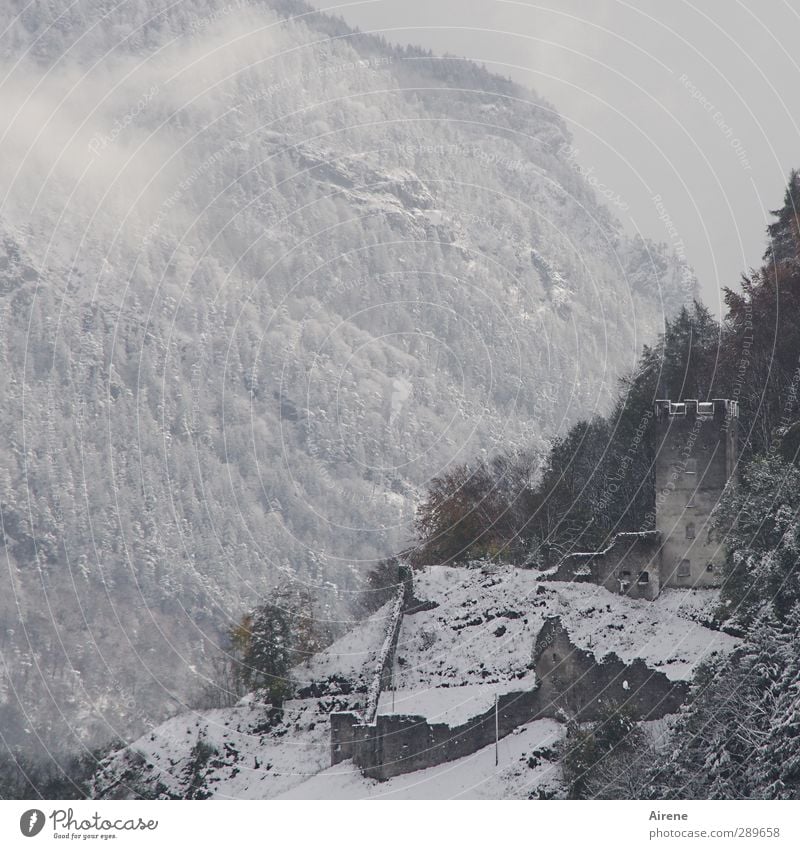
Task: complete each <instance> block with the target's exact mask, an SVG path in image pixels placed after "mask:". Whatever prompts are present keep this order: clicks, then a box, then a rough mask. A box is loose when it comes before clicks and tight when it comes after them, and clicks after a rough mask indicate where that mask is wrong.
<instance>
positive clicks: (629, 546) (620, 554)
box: [551, 531, 661, 601]
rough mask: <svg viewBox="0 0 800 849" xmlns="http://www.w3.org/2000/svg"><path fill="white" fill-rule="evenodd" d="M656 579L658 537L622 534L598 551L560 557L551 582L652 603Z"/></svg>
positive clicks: (656, 590)
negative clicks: (582, 584) (603, 590)
mask: <svg viewBox="0 0 800 849" xmlns="http://www.w3.org/2000/svg"><path fill="white" fill-rule="evenodd" d="M660 575H661V537H660V534H659V533H658V532H657V531H645V532H643V533H627V532H622V533H618V534H616V535H615V537H614V539H613V541H612V542H611V544H610V545H609V546H608V547H607V548H605V549H604V550H602V551H592V552H586V553H579V554H569V555H567V556H566V557H564V558H563V559H562V560H561V562H560V563H559V565H558V570H557V572H556V573H555V574H554V575H552V576H551V580H555V581H577V582H591V583H594V584H599V585H601V586H603V587H605V588H606V589H607V590H608V591H609V592H612V593H615V594H622V595H627V596H630V597H631V598H645V599H648V600H650V601H652V600H653V599H654V598H655V597H656V596H657V595H658V594H659V592H660V590H661V583H660ZM645 578H646V579H647V580H644V579H645Z"/></svg>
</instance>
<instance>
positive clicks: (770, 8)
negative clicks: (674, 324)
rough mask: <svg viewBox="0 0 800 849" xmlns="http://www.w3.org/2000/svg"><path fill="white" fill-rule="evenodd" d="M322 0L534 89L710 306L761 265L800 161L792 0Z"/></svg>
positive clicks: (799, 57)
mask: <svg viewBox="0 0 800 849" xmlns="http://www.w3.org/2000/svg"><path fill="white" fill-rule="evenodd" d="M317 6H318V7H319V8H323V9H327V10H329V11H332V12H335V13H336V14H338V15H341V16H342V17H343V18H344V19H345V20H346V21H347V22H348V23H350V24H351V25H356V26H358V27H359V28H361V29H362V30H365V31H379V32H382V33H383V34H384V35H385V37H386V38H387V39H389V40H390V41H395V42H401V43H409V42H410V43H414V44H420V45H423V46H424V47H429V48H431V49H432V50H434V51H435V52H437V53H443V52H449V53H453V54H457V55H461V56H466V57H468V58H470V59H474V60H476V61H478V62H482V63H485V64H486V66H487V67H488V68H490V69H491V70H493V71H496V72H498V73H502V74H504V75H507V76H510V77H512V78H513V79H515V80H517V81H518V82H521V83H523V84H525V85H527V86H530V87H532V88H535V89H536V90H537V91H538V92H539V93H540V94H541V95H543V96H545V97H546V98H547V99H548V100H550V101H551V102H552V103H553V104H554V105H555V106H556V107H557V109H558V110H559V111H560V112H561V114H562V115H563V116H564V118H565V119H566V120H567V122H568V124H569V126H570V128H571V130H572V133H573V135H574V145H575V147H577V149H578V151H579V153H578V158H579V161H580V163H581V164H582V166H583V167H584V168H585V169H586V170H587V171H589V170H591V174H592V177H593V179H595V180H597V181H598V182H599V183H602V184H603V185H605V186H607V187H608V189H609V190H610V191H613V193H614V194H618V195H619V198H620V202H618V203H617V204H616V205H612V209H614V211H615V212H616V214H617V215H618V216H619V217H620V218H622V219H623V221H624V223H625V225H626V226H627V227H628V228H629V229H630V230H631V231H634V230H636V229H638V230H640V231H641V232H642V233H644V234H646V235H649V236H651V237H652V238H655V239H657V240H660V241H666V242H670V241H674V242H675V243H676V244H677V247H678V248H679V249H680V248H681V244H680V243H682V244H683V246H684V248H685V255H686V258H687V260H688V262H689V263H690V264H691V265H692V266H693V267H694V268H695V270H696V272H697V275H698V277H699V279H700V285H701V290H702V295H703V298H704V300H705V301H706V303H707V304H708V305H709V306H711V307H712V308H713V309H714V310H715V312H719V311H720V308H721V296H722V295H721V291H720V290H721V288H722V287H723V286H736V285H737V284H738V281H739V277H740V274H741V272H742V271H743V270H745V269H747V268H748V267H750V266H754V265H756V264H758V262H759V260H760V258H761V255H762V254H763V252H764V247H765V241H764V239H765V236H764V226H765V223H766V221H767V213H766V210H768V209H775V208H776V207H778V206H780V204H781V202H782V198H783V191H784V188H785V184H786V179H787V176H788V173H789V171H790V169H791V168H792V167H793V166H800V126H798V122H800V115H798V113H800V109H798V108H797V107H798V106H799V105H800V64H799V63H800V54H798V51H797V49H796V46H797V44H798V43H800V4H798V3H797V2H796V0H769V2H766V3H765V2H763V0H761V2H757V0H745V1H744V2H740V0H701V2H694V3H691V2H687V0H669V2H666V0H636V2H624V0H550V2H546V3H535V2H529V0H362V2H350V3H341V2H336V0H317ZM656 196H660V201H656V200H654V198H656ZM626 207H627V208H626ZM667 215H668V216H669V217H670V218H671V219H672V221H673V222H674V224H675V228H677V232H676V230H675V228H671V229H670V228H668V227H667V225H666V223H665V221H664V220H663V218H664V216H667ZM660 216H661V218H660Z"/></svg>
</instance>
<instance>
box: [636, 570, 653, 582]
mask: <svg viewBox="0 0 800 849" xmlns="http://www.w3.org/2000/svg"><path fill="white" fill-rule="evenodd" d="M636 583H637V584H649V583H650V573H649V572H639V577H638V578H637V579H636Z"/></svg>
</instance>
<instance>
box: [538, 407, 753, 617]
mask: <svg viewBox="0 0 800 849" xmlns="http://www.w3.org/2000/svg"><path fill="white" fill-rule="evenodd" d="M655 415H656V417H655V446H654V447H655V457H656V460H655V526H656V527H655V530H652V531H641V532H638V533H619V534H616V535H615V536H614V538H613V539H612V540H611V543H610V544H609V545H608V546H607V547H606V548H604V549H603V550H601V551H589V552H580V553H572V554H569V555H567V556H566V557H564V558H563V559H562V560H561V561H560V562H559V564H558V569H557V571H556V573H555V575H554V576H553V578H554V580H560V581H591V582H592V583H595V584H601V585H602V586H604V587H605V588H606V589H607V590H609V591H611V592H615V593H622V594H624V595H629V596H631V597H633V598H645V599H649V600H652V599H654V598H656V597H657V596H658V594H659V593H660V592H661V589H662V588H663V587H718V586H719V585H720V584H721V583H722V565H723V563H724V559H725V551H724V548H723V545H722V543H721V541H720V540H719V539H718V538H717V535H716V534H715V532H714V530H713V528H712V525H713V516H712V513H713V511H714V508H715V507H716V506H717V504H719V502H720V499H721V498H722V493H723V492H724V490H725V487H726V486H727V485H728V483H729V481H731V480H732V478H733V477H734V475H735V471H736V461H737V458H738V421H739V418H738V415H739V413H738V405H737V403H736V401H729V400H726V399H720V398H717V399H715V400H713V401H708V402H698V401H682V402H680V403H673V402H672V401H668V400H659V401H656V402H655Z"/></svg>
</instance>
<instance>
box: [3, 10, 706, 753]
mask: <svg viewBox="0 0 800 849" xmlns="http://www.w3.org/2000/svg"><path fill="white" fill-rule="evenodd" d="M56 6H58V4H55V5H54V4H52V3H49V2H44V0H33V2H28V0H9V2H6V3H4V4H3V6H2V9H0V32H2V35H0V57H3V58H2V59H0V62H2V71H3V83H2V86H0V94H1V95H2V100H3V104H4V105H3V110H2V114H0V124H2V133H1V134H0V137H1V138H2V141H0V175H1V179H2V185H3V186H4V192H3V196H2V203H1V204H0V323H2V329H3V332H2V335H1V336H0V363H1V364H2V367H0V391H1V392H2V397H3V404H2V409H1V410H0V417H1V418H2V422H1V423H2V426H1V427H0V434H2V435H1V436H0V510H1V511H2V543H3V556H4V568H3V570H2V577H0V617H1V618H2V620H3V622H5V623H10V625H9V626H8V627H5V628H4V629H3V630H2V631H1V632H0V650H1V651H2V656H3V660H4V663H3V665H2V666H0V726H1V727H2V729H3V741H4V743H5V744H6V745H7V746H9V747H11V748H15V747H22V748H24V749H25V750H26V751H35V750H39V751H43V750H45V749H47V750H49V751H53V752H55V751H57V750H59V749H70V750H74V749H81V748H82V747H83V746H84V745H85V744H89V743H95V742H99V741H103V740H107V739H110V738H114V737H122V738H123V739H129V738H130V736H131V735H138V734H140V733H141V732H142V731H144V730H145V729H147V728H148V727H150V726H151V725H152V723H153V722H155V721H160V720H161V719H163V718H165V717H167V716H169V715H172V714H175V713H176V712H178V711H180V710H183V709H184V708H185V707H186V705H187V704H188V703H189V702H192V701H193V699H194V698H195V696H196V694H197V693H198V692H199V691H200V690H201V689H202V687H203V686H204V685H205V684H206V683H207V680H208V677H209V675H210V673H211V659H212V658H213V657H215V656H216V655H217V654H218V650H219V646H220V644H221V643H222V642H223V640H224V635H225V633H226V631H227V629H228V628H229V627H230V626H231V624H232V623H234V622H236V621H238V619H239V617H240V616H241V615H242V613H243V612H244V611H245V610H247V609H249V608H251V607H252V606H253V605H254V604H255V603H257V602H258V601H259V600H261V599H263V598H264V597H265V596H268V595H269V594H270V592H271V591H272V589H273V588H274V586H275V585H276V584H277V583H278V582H279V581H281V580H286V579H289V580H294V581H299V582H302V583H303V584H305V585H306V586H308V587H310V588H311V589H312V591H313V594H314V597H315V599H316V609H315V611H314V616H315V618H316V621H318V622H319V623H320V627H321V628H322V630H323V631H324V632H325V636H326V638H329V637H331V636H336V635H338V634H341V633H342V632H344V631H345V630H347V628H348V627H349V625H350V624H352V620H353V618H354V616H353V612H352V602H353V599H354V598H357V597H358V594H359V592H360V591H361V590H362V589H363V587H364V581H365V575H366V573H367V572H368V571H369V569H370V568H371V566H372V565H373V564H374V563H375V561H376V560H378V559H380V558H383V557H385V556H387V555H389V554H391V553H393V552H395V551H397V550H399V549H400V547H402V545H403V544H405V543H406V542H407V540H408V536H409V532H410V521H411V518H412V516H413V510H414V506H415V503H416V501H417V498H418V494H419V493H420V491H421V489H422V488H424V486H425V484H426V482H427V481H428V480H429V478H430V476H431V475H433V474H436V473H438V472H439V471H441V470H442V469H444V468H446V467H447V466H448V464H451V463H452V462H454V461H457V460H463V459H467V458H471V457H474V456H490V455H492V454H494V453H496V452H499V451H504V452H508V451H510V452H513V451H515V450H526V451H536V450H538V449H540V448H542V446H543V445H544V444H545V442H546V440H547V439H548V438H549V437H551V436H553V435H555V434H557V433H559V432H562V431H563V428H564V427H565V426H567V425H568V424H570V423H572V422H574V421H575V420H576V419H577V418H578V417H579V416H585V415H589V414H591V413H592V412H593V411H595V410H603V409H605V407H606V406H607V405H608V404H609V403H610V399H611V397H612V394H613V393H612V392H611V389H612V388H613V387H614V386H615V382H616V380H617V378H618V376H619V375H620V374H621V373H622V372H624V371H626V370H627V369H629V368H630V367H631V366H632V365H633V363H634V361H635V356H636V354H637V353H638V351H639V349H640V347H641V344H642V343H643V342H647V341H649V340H651V339H652V338H653V337H654V335H655V333H656V332H657V331H658V330H659V329H660V328H661V326H662V325H663V316H664V315H665V314H671V313H672V312H674V310H675V309H676V307H677V306H678V305H679V304H680V303H682V302H683V301H685V300H686V299H687V298H689V297H691V296H692V295H693V294H694V286H695V284H694V279H693V277H692V275H691V273H690V272H689V271H688V270H687V269H686V268H685V267H684V266H683V265H682V264H681V263H680V262H679V261H678V260H677V259H676V258H675V257H674V256H673V255H671V254H670V253H669V252H668V251H667V250H666V248H664V247H663V246H656V245H652V244H649V243H647V242H644V241H642V240H641V239H638V238H636V239H631V238H629V237H628V236H626V235H625V233H624V231H623V229H622V227H621V225H620V224H619V222H617V221H616V220H615V219H614V217H613V216H612V214H611V213H610V212H609V211H608V210H607V209H606V208H604V207H603V206H602V205H601V204H600V203H599V202H598V200H597V198H596V197H595V196H594V194H593V191H592V190H591V188H590V187H589V186H588V185H587V184H586V182H585V181H584V179H583V177H582V175H581V173H580V171H579V169H578V168H577V167H576V166H575V164H574V161H573V160H572V159H571V158H570V156H569V150H568V146H569V138H570V137H569V131H568V128H567V126H566V125H565V122H564V121H563V120H562V119H561V118H560V117H559V115H558V114H557V112H556V111H555V110H554V109H553V107H552V106H551V105H550V104H548V103H547V102H545V101H544V100H542V99H541V98H539V97H538V96H537V95H536V94H534V93H532V92H530V91H526V90H524V89H522V88H520V87H519V86H517V85H515V84H512V83H511V82H509V81H508V80H505V79H502V78H499V77H497V76H493V75H491V74H489V73H487V72H486V71H485V70H484V69H482V68H480V67H478V66H476V65H474V64H472V63H470V62H466V61H462V60H459V59H457V58H446V59H443V58H441V57H436V56H431V55H429V54H427V53H425V52H423V51H420V50H416V49H413V48H399V47H393V46H390V45H388V44H386V43H384V42H383V41H380V40H378V39H375V38H372V37H369V36H366V35H363V34H360V33H354V32H353V31H351V30H349V29H348V28H347V27H346V26H344V25H343V24H342V23H341V22H340V21H338V20H334V19H331V18H328V17H325V16H322V15H319V14H316V13H313V12H312V11H311V10H310V9H309V8H308V7H306V6H304V5H303V4H301V3H294V2H288V0H264V2H251V3H247V4H239V5H231V4H223V3H222V2H215V0H184V2H181V3H178V4H163V3H161V2H158V0H139V2H136V3H123V4H114V3H109V2H106V1H105V0H78V1H77V2H75V3H71V4H68V5H67V6H65V7H64V8H58V9H57V8H56ZM234 8H235V13H231V11H230V10H231V9H234ZM501 619H502V617H501ZM502 622H503V623H505V624H506V627H507V628H508V629H509V631H508V633H509V634H511V633H512V632H513V629H515V628H518V627H520V626H519V625H518V623H517V622H516V620H513V621H512V620H508V621H507V622H506V620H502ZM499 626H500V620H499V621H498V624H497V625H496V626H495V627H496V628H497V627H499ZM471 627H472V626H469V627H466V626H465V628H466V629H465V631H464V636H467V635H468V634H470V633H471V631H470V628H471ZM531 627H533V626H532V625H531ZM409 639H411V638H409ZM496 640H497V646H498V647H500V646H503V645H504V644H505V643H508V639H506V640H505V641H504V639H503V638H502V637H497V638H496ZM410 645H411V644H410V643H409V647H410ZM409 651H410V648H409ZM515 651H517V650H516V649H515ZM508 655H509V656H508V657H507V658H505V657H504V659H503V660H504V663H505V666H503V667H498V673H499V672H500V671H502V672H503V674H505V671H506V667H507V666H508V665H509V664H513V663H516V662H517V660H516V659H515V655H514V653H513V652H509V653H508ZM453 662H457V661H453ZM403 674H408V673H406V672H405V671H404V672H403ZM420 674H422V673H420ZM454 674H458V670H456V672H455V673H454ZM471 677H474V676H471ZM470 680H471V679H470ZM421 681H422V682H423V683H424V678H423V679H421ZM413 683H414V682H412V681H411V680H410V679H409V681H408V685H409V686H411V685H412V684H413ZM462 683H466V682H462ZM303 721H305V720H303ZM300 724H301V725H302V722H301V723H300Z"/></svg>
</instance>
